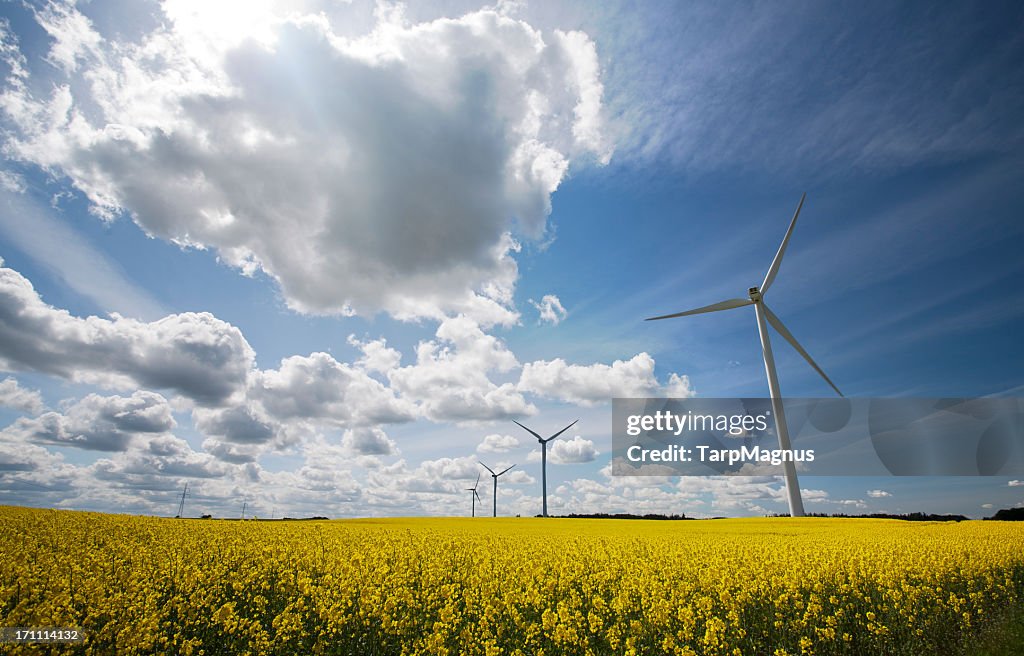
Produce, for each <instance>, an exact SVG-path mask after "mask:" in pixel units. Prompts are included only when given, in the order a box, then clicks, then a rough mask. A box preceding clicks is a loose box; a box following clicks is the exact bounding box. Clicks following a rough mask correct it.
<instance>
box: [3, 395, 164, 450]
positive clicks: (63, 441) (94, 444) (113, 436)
mask: <svg viewBox="0 0 1024 656" xmlns="http://www.w3.org/2000/svg"><path fill="white" fill-rule="evenodd" d="M175 425H176V424H175V421H174V417H172V416H171V407H170V404H168V403H167V399H165V398H164V397H162V396H160V395H159V394H155V393H153V392H145V391H138V392H135V393H134V394H132V395H131V396H130V397H124V396H99V395H97V394H89V395H88V396H86V397H85V398H83V399H82V400H81V401H79V402H77V403H75V404H74V405H72V406H70V407H69V408H68V409H67V410H65V411H64V412H63V413H61V412H47V413H44V414H42V415H40V416H38V417H34V418H31V419H28V418H24V417H22V418H20V419H18V420H17V421H15V422H14V423H13V424H12V425H10V426H8V427H7V428H6V429H4V430H3V431H2V432H0V438H3V439H7V440H24V441H29V442H36V443H43V444H54V445H57V446H73V447H77V448H79V449H88V450H93V451H125V450H127V449H128V448H129V446H131V444H132V440H133V438H134V437H135V436H136V435H140V434H149V435H153V434H163V433H167V432H168V431H170V430H171V429H173V428H174V427H175Z"/></svg>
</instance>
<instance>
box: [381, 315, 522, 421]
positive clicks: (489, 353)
mask: <svg viewBox="0 0 1024 656" xmlns="http://www.w3.org/2000/svg"><path fill="white" fill-rule="evenodd" d="M436 337H437V339H436V340H428V341H424V342H420V344H419V345H418V347H417V349H416V363H415V364H413V365H409V366H407V367H400V368H398V369H394V370H392V371H391V372H390V373H389V374H388V378H389V380H390V381H391V385H392V387H393V388H394V389H395V390H397V391H398V392H400V393H401V394H402V396H403V397H405V398H407V399H410V400H414V401H416V402H417V403H418V404H419V406H420V409H421V410H422V412H423V413H424V414H425V415H426V416H427V417H428V418H430V419H432V420H435V421H487V420H496V419H508V418H512V417H520V416H522V415H526V414H533V413H535V412H536V411H537V409H536V407H534V405H533V404H531V403H529V402H528V401H527V400H526V399H525V398H523V396H522V394H520V393H519V391H517V390H516V386H515V385H514V384H513V383H511V382H506V383H502V384H500V385H499V384H497V383H495V382H493V381H492V380H491V378H490V375H491V374H504V373H508V372H510V371H512V370H513V369H515V368H517V367H518V366H519V362H518V361H517V360H516V357H515V355H514V354H513V353H512V351H510V350H509V349H508V347H506V346H505V344H504V343H503V342H502V341H501V340H499V339H498V338H496V337H494V336H493V335H488V334H486V333H484V332H483V331H482V330H481V329H480V326H479V325H478V324H477V323H476V321H474V320H473V319H470V318H469V317H466V316H458V317H454V318H450V319H446V320H445V321H443V322H441V325H440V326H438V329H437V333H436Z"/></svg>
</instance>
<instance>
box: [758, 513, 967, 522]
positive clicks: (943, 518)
mask: <svg viewBox="0 0 1024 656" xmlns="http://www.w3.org/2000/svg"><path fill="white" fill-rule="evenodd" d="M769 517H789V515H788V514H782V513H776V514H773V515H769ZM807 517H845V518H848V519H901V520H903V521H907V522H963V521H966V520H967V519H969V518H968V517H965V516H963V515H933V514H931V513H922V512H912V513H907V514H905V515H896V514H891V513H871V514H869V515H845V514H843V513H832V514H828V513H807Z"/></svg>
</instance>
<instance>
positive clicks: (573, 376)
mask: <svg viewBox="0 0 1024 656" xmlns="http://www.w3.org/2000/svg"><path fill="white" fill-rule="evenodd" d="M519 390H520V391H523V392H529V393H531V394H537V395H539V396H544V397H548V398H552V399H558V400H560V401H565V402H568V403H578V404H580V405H584V406H591V405H595V404H598V403H609V402H611V400H612V399H613V398H615V397H647V396H659V395H660V394H662V393H663V392H666V391H667V392H669V393H671V395H682V396H692V395H693V394H692V390H689V381H688V380H687V379H686V378H685V377H682V378H681V377H679V376H678V375H676V374H673V375H672V378H671V379H670V380H669V386H668V388H667V389H663V388H662V387H661V385H660V384H659V383H658V379H657V378H656V377H655V376H654V358H652V357H651V356H650V355H648V354H647V353H638V354H637V355H635V356H633V357H632V358H631V359H629V360H616V361H614V362H612V364H610V365H607V364H601V363H598V364H591V365H578V364H569V363H567V362H566V361H565V360H563V359H561V358H556V359H554V360H538V361H536V362H528V363H527V364H526V365H524V366H523V373H522V376H521V377H520V379H519Z"/></svg>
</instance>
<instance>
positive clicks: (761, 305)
mask: <svg viewBox="0 0 1024 656" xmlns="http://www.w3.org/2000/svg"><path fill="white" fill-rule="evenodd" d="M805 198H807V194H804V195H803V196H801V197H800V203H799V204H798V205H797V206H796V213H795V214H793V220H792V221H790V223H789V229H788V230H786V236H785V237H783V238H782V245H781V246H779V251H778V252H777V253H776V254H775V259H774V260H772V264H771V266H770V267H768V273H767V274H766V275H765V277H764V282H762V283H761V286H760V287H751V288H750V289H749V290H747V296H748V297H747V298H731V299H728V300H725V301H720V302H718V303H712V304H711V305H705V306H704V307H699V308H697V309H695V310H686V311H685V312H676V313H675V314H666V315H663V316H660V317H651V318H649V319H645V321H657V320H659V319H672V318H674V317H685V316H688V315H691V314H703V313H705V312H718V311H720V310H731V309H732V308H738V307H743V306H744V305H753V306H754V314H755V315H756V316H757V332H758V334H759V335H760V336H761V352H762V354H763V356H764V370H765V373H766V374H767V376H768V391H769V393H770V394H771V399H772V412H773V413H774V414H775V430H776V432H777V434H778V436H779V448H781V449H790V448H792V447H791V445H790V441H789V427H788V426H787V425H786V413H785V410H784V409H783V407H782V392H780V391H779V377H778V375H777V374H776V373H775V358H774V356H773V355H772V345H771V340H769V338H768V326H767V325H766V324H765V321H766V320H767V322H768V323H770V324H771V325H772V327H773V328H775V330H777V331H778V332H779V334H780V335H782V337H783V338H785V340H786V341H787V342H789V343H790V344H791V345H792V346H793V348H795V349H796V351H797V353H799V354H800V355H802V356H803V358H804V360H807V363H808V364H809V365H811V367H813V368H814V370H815V371H817V372H818V374H820V375H821V377H822V378H824V379H825V382H826V383H828V384H829V386H831V387H832V389H834V390H835V391H836V394H838V395H839V396H842V395H843V393H842V392H840V391H839V388H838V387H836V386H835V384H834V383H833V382H832V381H831V380H830V379H829V377H828V376H826V375H825V372H824V371H822V370H821V367H819V366H818V365H817V364H816V363H815V362H814V360H813V359H812V358H811V356H810V355H808V353H807V351H805V350H804V348H803V347H802V346H800V343H799V342H797V341H796V338H795V337H793V334H792V333H790V332H789V330H787V329H786V327H785V326H784V325H783V324H782V321H781V320H780V319H779V318H778V317H777V316H775V313H774V312H772V311H771V310H770V309H768V306H767V305H766V304H765V302H764V295H765V293H766V292H767V291H768V288H769V287H771V285H772V282H774V281H775V275H776V274H777V273H778V272H779V265H781V264H782V257H783V255H785V254H786V246H788V245H789V238H790V236H791V235H792V234H793V227H794V226H795V225H796V219H797V217H798V216H800V208H802V207H803V206H804V199H805ZM782 467H783V472H785V475H786V496H787V499H788V501H789V514H790V516H792V517H803V516H804V503H803V499H802V498H801V497H800V483H799V481H797V477H796V465H795V464H794V463H793V461H792V460H785V461H784V462H783V463H782Z"/></svg>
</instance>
